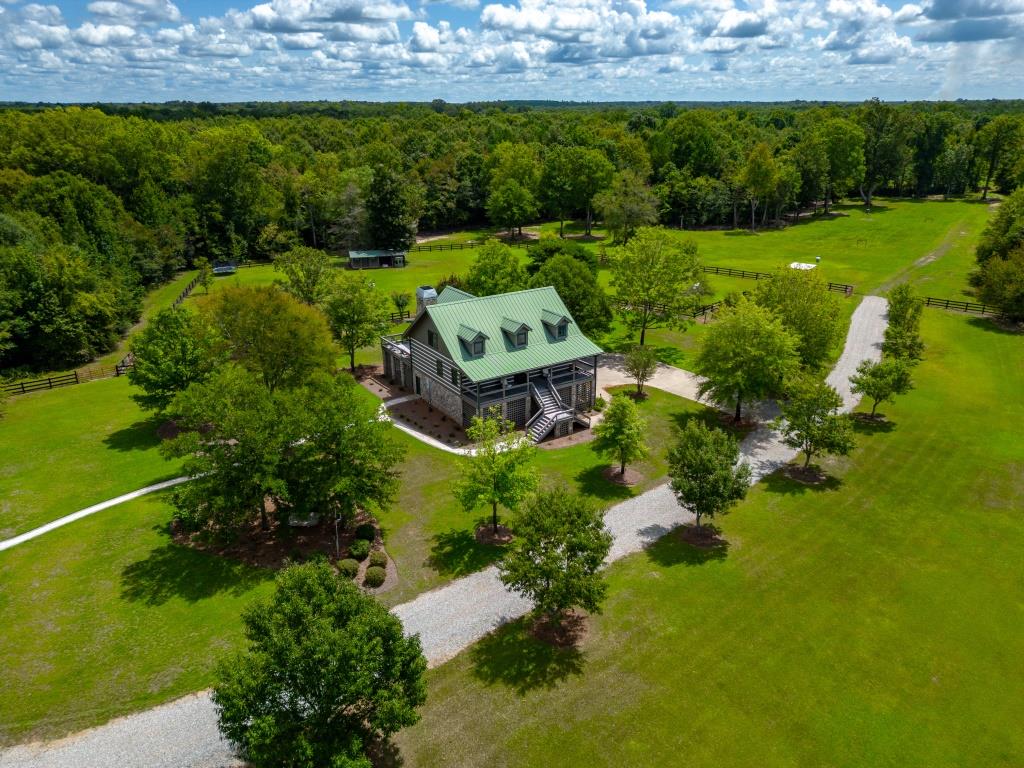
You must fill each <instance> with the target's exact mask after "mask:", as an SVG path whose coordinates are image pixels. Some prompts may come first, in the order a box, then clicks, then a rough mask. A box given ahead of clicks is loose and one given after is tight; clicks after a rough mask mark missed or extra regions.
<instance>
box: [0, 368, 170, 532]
mask: <svg viewBox="0 0 1024 768" xmlns="http://www.w3.org/2000/svg"><path fill="white" fill-rule="evenodd" d="M130 395H131V387H130V386H129V384H128V379H127V378H125V377H123V376H122V377H120V378H113V379H102V380H100V381H92V382H89V383H87V384H80V385H78V386H72V387H63V388H61V389H54V390H48V391H42V392H36V393H33V394H30V395H21V396H19V397H14V398H11V399H10V401H8V402H7V404H6V405H5V408H4V411H5V412H4V415H3V417H2V419H0V434H2V435H3V439H2V440H0V539H7V538H10V537H11V536H15V535H17V534H19V533H24V532H25V531H27V530H30V529H32V528H35V527H37V526H39V525H42V524H43V523H48V522H50V521H51V520H55V519H57V518H58V517H63V516H64V515H67V514H70V513H71V512H74V511H76V510H78V509H81V508H82V507H87V506H90V505H92V504H96V503H98V502H100V501H104V500H106V499H109V498H112V497H114V496H119V495H121V494H123V493H127V492H129V491H134V490H135V489H137V488H141V487H142V486H145V485H149V484H151V483H155V482H157V481H159V480H164V479H167V478H170V477H174V476H176V475H178V474H179V471H178V470H179V468H180V464H181V463H180V461H166V460H165V459H164V458H163V457H162V456H161V455H160V453H159V450H158V448H159V444H160V440H159V438H158V437H157V434H156V430H157V427H158V426H159V420H157V419H155V418H153V417H152V416H151V415H150V414H149V413H147V412H145V411H143V410H141V409H140V408H139V406H138V405H136V403H135V401H134V400H132V399H131V397H130Z"/></svg>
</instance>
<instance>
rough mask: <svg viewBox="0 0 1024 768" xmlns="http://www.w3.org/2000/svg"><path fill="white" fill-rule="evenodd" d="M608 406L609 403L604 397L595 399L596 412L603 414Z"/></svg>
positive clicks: (600, 396) (599, 396)
mask: <svg viewBox="0 0 1024 768" xmlns="http://www.w3.org/2000/svg"><path fill="white" fill-rule="evenodd" d="M606 405H608V401H607V400H605V399H604V395H598V396H597V397H595V398H594V410H595V411H598V412H601V411H603V410H604V409H605V406H606Z"/></svg>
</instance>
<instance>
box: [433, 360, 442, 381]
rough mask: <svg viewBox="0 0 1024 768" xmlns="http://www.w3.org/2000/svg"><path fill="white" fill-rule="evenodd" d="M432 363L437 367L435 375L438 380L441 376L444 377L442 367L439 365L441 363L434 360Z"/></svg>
mask: <svg viewBox="0 0 1024 768" xmlns="http://www.w3.org/2000/svg"><path fill="white" fill-rule="evenodd" d="M434 363H435V364H436V365H437V375H438V378H440V377H441V376H444V366H443V365H442V364H441V361H440V360H435V361H434Z"/></svg>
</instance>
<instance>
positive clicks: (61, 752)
mask: <svg viewBox="0 0 1024 768" xmlns="http://www.w3.org/2000/svg"><path fill="white" fill-rule="evenodd" d="M886 308H887V305H886V301H885V299H882V298H880V297H877V296H868V297H866V298H865V299H864V300H863V301H862V302H861V304H860V306H858V307H857V309H856V311H855V312H854V313H853V318H852V320H851V322H850V330H849V332H848V333H847V336H846V345H845V347H844V348H843V354H842V356H841V357H840V359H839V361H838V362H837V363H836V366H835V368H834V369H833V371H832V373H831V374H830V375H829V377H828V382H829V383H830V384H831V385H832V386H834V387H835V388H836V389H837V390H838V391H839V392H840V394H841V395H842V396H843V401H844V409H845V410H851V409H852V408H853V407H854V406H855V405H856V398H855V396H854V395H853V394H852V393H851V392H850V389H849V376H850V374H852V373H853V372H854V371H855V370H856V368H857V365H859V364H860V362H861V361H862V360H865V359H871V360H877V359H879V358H880V356H881V343H882V337H883V334H884V330H885V326H886ZM664 368H668V366H664ZM599 375H600V374H599ZM696 381H697V378H696V377H695V376H693V374H689V373H687V372H686V371H681V370H679V369H669V370H664V369H663V368H659V371H658V374H657V375H656V377H655V379H652V381H651V386H659V385H664V388H665V389H666V391H670V392H674V394H681V395H682V396H684V397H687V396H691V395H687V394H684V391H685V392H694V391H695V389H694V388H695V382H696ZM623 383H628V382H623ZM676 387H678V388H679V390H680V391H674V390H675V389H676ZM741 450H742V452H743V455H744V457H745V459H746V460H747V461H749V462H750V464H751V468H752V470H753V482H757V481H758V480H760V479H761V478H762V477H764V476H765V475H766V474H768V473H770V472H772V471H774V470H775V469H776V468H778V467H779V466H781V465H782V464H784V463H786V462H787V461H789V460H791V459H792V458H793V457H794V456H795V454H796V452H795V451H794V450H793V449H791V448H789V447H787V446H785V445H783V444H782V443H781V442H780V441H779V440H778V437H777V435H776V434H775V433H774V432H773V431H772V430H771V429H770V428H768V427H766V426H762V427H760V428H758V429H757V430H755V431H754V432H753V433H751V434H750V435H748V436H747V438H746V439H745V440H744V441H743V443H742V445H741ZM691 519H692V515H691V514H690V513H689V512H688V511H687V510H685V509H683V508H681V507H680V506H679V505H678V504H677V503H676V501H675V498H674V496H673V495H672V492H671V491H670V490H669V488H668V485H660V486H658V487H656V488H654V489H652V490H650V491H647V492H646V493H643V494H640V495H639V496H635V497H633V498H631V499H628V500H627V501H624V502H622V503H620V504H616V505H615V506H614V507H612V508H611V509H609V510H608V512H607V513H606V514H605V524H606V525H607V526H608V529H609V530H610V531H611V533H612V535H613V539H614V541H613V544H612V549H611V552H610V554H609V557H608V561H609V562H610V561H613V560H617V559H618V558H621V557H624V556H626V555H628V554H630V553H633V552H637V551H639V550H640V549H642V548H643V547H645V546H646V545H648V544H650V543H651V542H653V541H655V540H657V539H658V538H660V537H661V536H663V535H664V534H665V533H667V532H668V531H670V530H671V529H672V528H674V527H676V526H678V525H680V524H682V523H684V522H688V521H689V520H691ZM529 608H530V605H529V603H528V601H526V600H524V599H523V598H521V597H519V596H518V595H514V594H512V593H510V592H508V591H507V590H506V589H505V588H504V586H503V585H502V584H501V582H500V581H499V580H498V575H497V569H496V568H494V567H493V566H492V567H490V568H486V569H484V570H483V571H480V572H478V573H474V574H471V575H469V576H466V577H464V578H461V579H458V580H457V581H454V582H452V583H450V584H448V585H446V586H444V587H441V588H439V589H436V590H433V591H431V592H427V593H425V594H422V595H420V596H419V597H417V598H415V599H414V600H412V601H410V602H408V603H404V604H403V605H399V606H396V607H395V608H393V609H392V612H393V613H394V614H395V615H396V616H398V617H399V618H400V619H401V620H402V622H403V624H404V625H405V629H406V631H407V632H409V633H419V635H420V639H421V641H422V643H423V652H424V654H425V655H426V657H427V661H428V663H429V664H430V666H436V665H438V664H441V663H443V662H444V661H446V660H448V659H450V658H452V657H453V656H455V655H456V654H457V653H459V652H460V651H461V650H463V649H464V648H466V647H468V646H469V645H471V644H472V643H474V642H476V641H477V640H479V639H480V638H481V637H483V636H484V635H486V634H487V633H488V632H491V631H492V630H494V629H496V628H497V627H500V626H501V625H502V624H504V623H506V622H508V621H512V620H514V619H516V618H519V617H520V616H522V615H524V614H525V613H526V612H527V611H529ZM239 764H240V763H238V761H237V760H236V759H235V758H234V757H233V755H232V753H231V750H230V747H229V746H228V744H226V743H225V742H224V741H223V740H222V739H221V737H220V733H219V732H218V730H217V722H216V713H215V711H214V707H213V703H212V701H211V700H210V697H209V694H208V693H206V692H200V693H197V694H193V695H191V696H186V697H184V698H182V699H178V700H177V701H173V702H171V703H169V704H164V705H162V706H159V707H155V708H153V709H150V710H146V711H145V712H139V713H137V714H134V715H129V716H127V717H123V718H119V719H117V720H113V721H111V722H109V723H107V724H106V725H102V726H99V727H98V728H92V729H90V730H88V731H83V732H81V733H77V734H73V735H71V736H69V737H67V738H65V739H61V740H59V741H53V742H48V743H45V744H28V745H22V746H18V747H14V748H13V749H9V750H7V751H5V752H3V753H0V768H15V767H17V768H213V767H214V766H217V767H219V766H232V765H239Z"/></svg>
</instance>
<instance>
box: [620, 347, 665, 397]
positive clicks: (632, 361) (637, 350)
mask: <svg viewBox="0 0 1024 768" xmlns="http://www.w3.org/2000/svg"><path fill="white" fill-rule="evenodd" d="M622 367H623V369H624V370H625V371H626V373H628V374H629V376H630V378H632V379H633V381H635V382H636V394H637V397H641V396H643V394H644V384H646V383H647V380H648V379H649V378H651V376H653V375H654V372H655V371H657V370H658V355H657V354H656V353H655V351H654V350H653V349H651V348H650V347H645V346H643V345H641V344H635V345H634V346H632V347H631V348H630V350H629V351H628V352H627V353H626V354H625V355H624V356H623V358H622Z"/></svg>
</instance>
